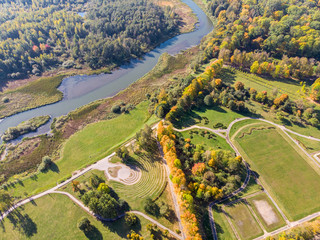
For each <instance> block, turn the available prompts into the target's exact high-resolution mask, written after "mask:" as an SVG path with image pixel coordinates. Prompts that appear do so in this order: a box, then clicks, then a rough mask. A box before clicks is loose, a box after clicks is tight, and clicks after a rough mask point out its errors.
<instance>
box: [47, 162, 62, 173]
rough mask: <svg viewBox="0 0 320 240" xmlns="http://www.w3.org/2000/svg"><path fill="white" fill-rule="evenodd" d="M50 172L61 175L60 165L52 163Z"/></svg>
mask: <svg viewBox="0 0 320 240" xmlns="http://www.w3.org/2000/svg"><path fill="white" fill-rule="evenodd" d="M49 170H51V171H52V172H55V173H59V172H60V170H59V167H58V165H57V164H55V163H54V162H52V163H51V164H50V166H49Z"/></svg>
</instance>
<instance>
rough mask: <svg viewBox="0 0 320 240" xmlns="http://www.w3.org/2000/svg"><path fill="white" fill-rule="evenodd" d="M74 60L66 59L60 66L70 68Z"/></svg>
mask: <svg viewBox="0 0 320 240" xmlns="http://www.w3.org/2000/svg"><path fill="white" fill-rule="evenodd" d="M74 64H75V63H74V61H72V60H68V61H65V62H63V63H62V67H64V68H72V67H73V66H74Z"/></svg>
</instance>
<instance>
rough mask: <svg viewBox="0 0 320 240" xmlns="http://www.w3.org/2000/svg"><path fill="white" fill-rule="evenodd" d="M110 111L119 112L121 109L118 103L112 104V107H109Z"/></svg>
mask: <svg viewBox="0 0 320 240" xmlns="http://www.w3.org/2000/svg"><path fill="white" fill-rule="evenodd" d="M111 111H112V112H113V113H120V111H121V107H120V105H118V104H116V105H113V106H112V108H111Z"/></svg>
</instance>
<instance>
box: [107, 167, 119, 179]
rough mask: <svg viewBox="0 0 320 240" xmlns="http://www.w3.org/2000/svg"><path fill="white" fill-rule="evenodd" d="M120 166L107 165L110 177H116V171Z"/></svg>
mask: <svg viewBox="0 0 320 240" xmlns="http://www.w3.org/2000/svg"><path fill="white" fill-rule="evenodd" d="M121 168H122V167H121V166H117V167H109V168H108V173H109V174H110V175H111V176H112V177H114V178H117V177H118V172H119V170H120V169H121Z"/></svg>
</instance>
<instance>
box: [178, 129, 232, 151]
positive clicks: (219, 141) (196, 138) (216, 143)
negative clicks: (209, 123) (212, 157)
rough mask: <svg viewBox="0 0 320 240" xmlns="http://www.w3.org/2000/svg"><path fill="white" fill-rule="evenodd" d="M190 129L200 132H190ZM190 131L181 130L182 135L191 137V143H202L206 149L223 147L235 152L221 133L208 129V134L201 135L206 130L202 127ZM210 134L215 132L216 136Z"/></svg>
mask: <svg viewBox="0 0 320 240" xmlns="http://www.w3.org/2000/svg"><path fill="white" fill-rule="evenodd" d="M190 131H198V134H196V133H193V134H190ZM190 131H185V132H181V135H182V137H183V138H184V139H186V138H190V139H191V143H192V144H194V145H198V144H201V145H202V146H204V148H205V149H223V150H229V151H231V152H234V151H233V149H232V148H231V147H230V145H229V144H228V143H227V141H226V140H225V139H224V138H222V137H220V136H219V135H216V134H214V133H212V132H209V131H207V132H208V133H207V134H205V135H204V136H201V135H200V133H201V132H204V130H201V129H194V130H190ZM209 134H213V135H214V136H215V137H212V138H209V136H210V135H209Z"/></svg>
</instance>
